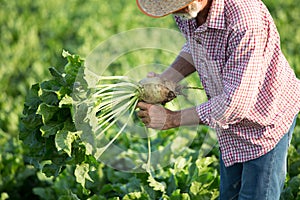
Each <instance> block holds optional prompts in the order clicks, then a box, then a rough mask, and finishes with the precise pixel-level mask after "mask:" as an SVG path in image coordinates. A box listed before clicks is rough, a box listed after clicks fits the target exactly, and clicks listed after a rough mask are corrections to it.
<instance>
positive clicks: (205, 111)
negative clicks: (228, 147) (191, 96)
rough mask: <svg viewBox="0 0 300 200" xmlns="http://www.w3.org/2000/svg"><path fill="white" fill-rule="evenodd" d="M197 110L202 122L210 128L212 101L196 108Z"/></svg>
mask: <svg viewBox="0 0 300 200" xmlns="http://www.w3.org/2000/svg"><path fill="white" fill-rule="evenodd" d="M196 110H197V113H198V116H199V119H200V121H201V122H202V123H203V124H204V125H207V126H210V120H209V118H210V117H209V116H210V112H211V104H210V101H207V102H205V103H203V104H201V105H199V106H196Z"/></svg>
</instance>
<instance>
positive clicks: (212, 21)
mask: <svg viewBox="0 0 300 200" xmlns="http://www.w3.org/2000/svg"><path fill="white" fill-rule="evenodd" d="M224 6H225V3H224V0H213V2H212V5H211V8H210V11H209V14H208V16H207V20H206V23H207V26H208V27H209V28H214V29H226V24H225V14H224Z"/></svg>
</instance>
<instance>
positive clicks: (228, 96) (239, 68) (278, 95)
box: [175, 0, 300, 166]
mask: <svg viewBox="0 0 300 200" xmlns="http://www.w3.org/2000/svg"><path fill="white" fill-rule="evenodd" d="M175 21H176V23H177V25H178V27H179V29H180V30H181V32H182V33H183V34H184V36H185V38H186V43H185V45H184V46H183V48H182V50H181V52H180V55H181V56H182V57H184V58H185V59H186V60H188V61H190V62H192V64H193V65H194V66H195V69H196V70H197V72H198V74H199V76H200V79H201V83H202V85H203V87H204V89H205V91H206V94H207V97H208V101H207V102H205V103H203V104H201V105H198V106H197V112H198V114H199V117H200V119H201V120H202V121H203V122H205V123H206V125H209V126H211V127H213V128H215V129H216V132H217V136H218V142H219V145H220V150H221V152H222V158H223V160H224V163H225V165H226V166H230V165H233V164H234V163H239V162H246V161H248V160H251V159H255V158H258V157H259V156H262V155H264V154H266V153H267V152H268V151H270V150H271V149H273V148H274V147H275V145H276V144H277V143H278V142H279V140H280V139H281V137H282V136H283V135H284V134H285V133H286V132H287V131H288V129H289V127H290V125H291V124H292V122H293V120H294V118H295V116H296V115H297V113H298V112H299V110H300V81H299V80H298V79H297V78H296V76H295V74H294V72H293V70H292V69H291V68H290V66H289V64H288V62H287V60H286V59H285V57H284V55H283V54H282V52H281V50H280V38H279V35H278V32H277V29H276V26H275V24H274V22H273V19H272V17H271V16H270V13H269V12H268V10H267V8H266V7H265V5H264V4H263V3H262V2H261V1H260V0H251V1H238V0H213V3H212V6H211V8H210V12H209V14H208V18H207V20H206V22H205V24H203V25H201V26H197V23H196V20H194V19H193V20H181V19H180V18H179V17H175Z"/></svg>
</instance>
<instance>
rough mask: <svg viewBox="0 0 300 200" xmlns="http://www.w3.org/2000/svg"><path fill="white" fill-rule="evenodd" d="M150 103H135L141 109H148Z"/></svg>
mask: <svg viewBox="0 0 300 200" xmlns="http://www.w3.org/2000/svg"><path fill="white" fill-rule="evenodd" d="M150 106H151V104H148V103H145V102H142V101H140V102H138V104H137V105H136V107H137V108H139V109H141V110H148V109H149V108H150Z"/></svg>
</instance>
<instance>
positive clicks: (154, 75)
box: [147, 72, 159, 78]
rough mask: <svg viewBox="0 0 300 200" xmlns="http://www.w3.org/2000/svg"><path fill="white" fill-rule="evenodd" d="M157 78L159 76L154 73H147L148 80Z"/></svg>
mask: <svg viewBox="0 0 300 200" xmlns="http://www.w3.org/2000/svg"><path fill="white" fill-rule="evenodd" d="M157 76H159V74H157V73H155V72H149V73H148V74H147V77H148V78H153V77H157Z"/></svg>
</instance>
